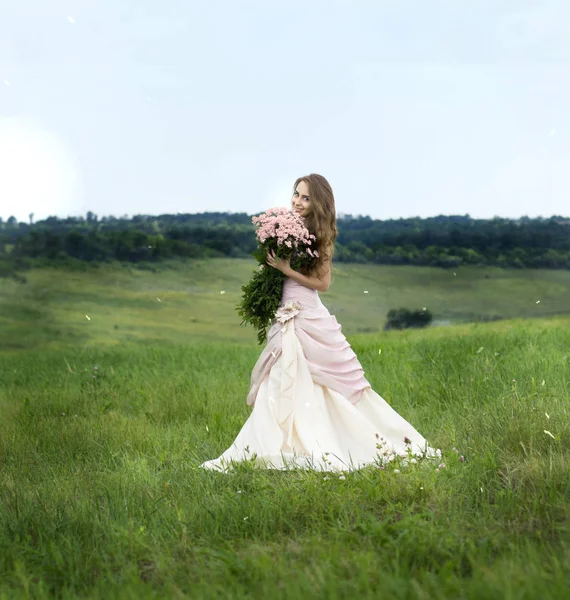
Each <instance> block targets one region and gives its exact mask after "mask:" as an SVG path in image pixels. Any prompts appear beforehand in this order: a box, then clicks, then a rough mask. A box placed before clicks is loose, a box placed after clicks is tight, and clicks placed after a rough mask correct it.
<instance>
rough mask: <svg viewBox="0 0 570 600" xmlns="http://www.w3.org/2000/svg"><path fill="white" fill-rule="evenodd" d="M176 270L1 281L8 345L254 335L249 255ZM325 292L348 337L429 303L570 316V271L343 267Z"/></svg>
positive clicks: (449, 311) (442, 310) (464, 317)
mask: <svg viewBox="0 0 570 600" xmlns="http://www.w3.org/2000/svg"><path fill="white" fill-rule="evenodd" d="M168 266H169V267H170V268H162V269H161V270H160V271H158V272H156V273H153V272H152V271H149V270H141V269H132V268H130V267H121V266H106V267H102V268H99V269H88V270H86V271H84V272H81V271H75V272H69V271H64V270H57V269H47V268H43V269H37V270H33V271H30V272H27V273H26V277H27V279H28V283H27V284H21V283H18V282H16V281H14V280H10V279H3V280H2V279H0V334H1V335H0V350H1V349H2V348H7V349H17V348H30V347H31V346H32V345H36V346H41V347H46V348H52V347H59V346H60V345H61V344H67V343H72V344H74V345H76V346H77V345H86V346H97V347H100V346H102V345H106V346H107V345H117V344H122V343H125V342H129V341H140V342H149V341H150V342H153V343H156V342H163V341H165V342H167V343H172V342H181V343H188V342H190V341H198V340H202V341H213V340H217V341H229V342H244V343H250V342H251V341H252V340H253V339H254V338H255V336H254V335H253V330H251V329H250V328H246V327H240V325H239V319H238V317H237V313H236V312H235V310H234V308H235V306H236V304H237V303H238V301H239V299H240V297H241V286H242V285H243V284H244V283H245V282H246V281H247V280H248V278H249V277H250V275H251V272H252V268H253V263H252V262H251V261H248V260H231V259H220V260H201V261H192V262H188V263H177V262H174V263H170V264H169V265H168ZM222 292H224V293H223V294H222ZM365 292H368V293H365ZM322 297H323V302H324V303H325V304H326V306H327V307H328V308H329V310H330V311H331V312H332V313H333V314H335V315H336V316H337V318H338V320H339V322H340V323H341V324H342V326H343V330H344V331H345V332H346V333H347V334H348V335H353V334H355V333H364V332H376V331H380V330H382V328H383V326H384V323H385V321H386V313H387V312H388V310H389V309H391V308H400V307H407V308H421V307H424V306H425V307H427V308H428V309H429V310H430V311H431V312H432V313H433V315H434V320H435V321H437V322H450V323H460V322H465V321H474V320H481V319H483V320H485V319H494V318H508V319H512V318H531V317H532V318H534V317H545V316H554V315H561V314H570V271H554V270H552V271H548V270H542V271H534V270H501V269H494V268H462V269H457V270H456V271H450V270H445V269H435V268H427V267H424V268H422V267H387V266H373V265H345V264H339V265H338V266H337V267H336V271H335V273H334V281H333V285H332V286H331V288H330V289H329V291H328V292H327V293H326V294H323V296H322Z"/></svg>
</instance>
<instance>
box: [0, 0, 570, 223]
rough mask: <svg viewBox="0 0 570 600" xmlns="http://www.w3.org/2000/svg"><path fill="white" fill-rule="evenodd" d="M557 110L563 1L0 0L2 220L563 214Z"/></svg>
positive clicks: (563, 154)
mask: <svg viewBox="0 0 570 600" xmlns="http://www.w3.org/2000/svg"><path fill="white" fill-rule="evenodd" d="M569 107H570V1H569V0H542V1H539V0H535V1H530V0H512V1H507V0H370V1H368V2H364V1H358V0H345V1H342V0H327V1H325V0H302V1H298V0H258V1H256V2H254V1H251V0H247V1H244V0H207V1H206V0H198V1H193V0H162V1H160V2H159V1H156V0H155V1H151V0H137V1H136V2H135V1H134V0H49V1H48V0H0V216H2V217H3V218H4V219H6V218H7V217H9V216H10V215H15V216H16V217H18V219H20V220H27V219H28V213H30V212H34V213H35V218H36V220H38V219H40V218H45V217H46V216H48V215H53V214H55V215H58V216H66V215H68V214H72V215H79V214H85V213H86V212H87V211H88V210H91V211H93V212H95V213H96V214H98V215H99V216H103V215H115V216H120V215H123V214H128V215H133V214H163V213H177V212H192V213H193V212H203V211H231V212H248V213H250V214H251V213H254V212H259V211H260V210H263V209H265V208H269V207H270V206H275V205H279V204H281V205H283V204H285V203H287V202H288V201H289V198H290V191H291V186H292V184H293V182H294V180H295V178H296V177H297V176H299V175H302V174H307V173H311V172H317V173H321V174H322V175H324V176H325V177H327V179H328V180H329V181H330V183H331V185H332V186H333V189H334V192H335V197H336V202H337V211H338V212H339V213H352V214H366V215H371V216H372V217H375V218H382V219H385V218H394V217H395V218H397V217H409V216H416V215H417V216H422V217H425V216H433V215H438V214H466V213H469V214H470V215H471V216H473V217H493V216H495V215H499V216H505V217H518V216H523V215H528V216H538V215H542V216H551V215H553V214H562V215H565V216H567V215H570V108H569Z"/></svg>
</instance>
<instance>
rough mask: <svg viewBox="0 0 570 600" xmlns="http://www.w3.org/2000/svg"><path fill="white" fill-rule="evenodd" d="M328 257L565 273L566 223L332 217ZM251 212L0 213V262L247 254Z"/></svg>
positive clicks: (569, 265) (557, 219)
mask: <svg viewBox="0 0 570 600" xmlns="http://www.w3.org/2000/svg"><path fill="white" fill-rule="evenodd" d="M338 231H339V235H338V238H337V244H336V249H335V260H337V261H339V262H352V263H376V264H387V265H429V266H437V267H442V268H453V267H457V266H459V265H485V266H498V267H507V268H547V269H570V219H569V218H565V217H561V216H553V217H549V218H542V217H538V218H529V217H522V218H520V219H506V218H500V217H495V218H493V219H474V218H471V217H470V216H469V215H464V216H437V217H431V218H419V217H418V218H406V219H390V220H378V219H372V218H371V217H368V216H362V215H358V216H353V215H340V216H339V219H338ZM254 249H255V236H254V227H253V225H252V223H251V215H248V214H246V213H215V212H205V213H196V214H180V213H179V214H164V215H159V216H150V215H135V216H132V217H128V216H126V215H125V216H123V217H113V216H104V217H101V218H99V217H98V216H97V215H96V214H94V213H92V212H88V213H87V214H86V216H85V217H68V218H58V217H49V218H47V219H45V220H42V221H38V222H34V220H33V214H31V215H30V218H29V223H25V222H18V220H17V219H16V218H15V217H10V218H8V219H7V220H3V219H1V218H0V263H2V265H4V268H6V267H8V268H9V265H11V264H18V265H19V267H20V268H22V267H25V266H26V264H29V263H32V262H33V263H35V264H37V263H38V262H44V261H47V262H49V263H55V262H66V261H67V262H74V261H87V262H108V261H113V260H117V261H126V262H158V261H161V260H164V259H172V258H176V257H186V258H207V257H235V258H243V257H248V256H250V255H251V253H252V252H253V250H254Z"/></svg>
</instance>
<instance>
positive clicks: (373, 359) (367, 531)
mask: <svg viewBox="0 0 570 600" xmlns="http://www.w3.org/2000/svg"><path fill="white" fill-rule="evenodd" d="M251 267H252V265H251V262H250V261H240V260H235V261H234V260H220V261H197V262H192V263H186V264H184V263H172V264H170V265H166V267H165V268H161V269H160V270H159V271H157V272H153V271H151V270H148V269H133V268H127V267H122V266H119V265H115V266H105V267H100V268H97V269H89V270H87V271H80V270H74V271H68V270H62V269H49V268H42V269H37V270H34V271H31V272H28V273H25V276H26V278H27V283H25V284H22V283H18V282H16V281H13V280H7V279H0V413H1V414H2V418H1V419H0V506H1V510H0V598H1V599H4V598H6V599H8V598H9V599H12V598H51V597H58V598H108V599H114V598H116V599H121V600H122V599H130V598H137V599H140V598H186V597H192V598H258V597H263V598H273V597H275V598H292V599H293V598H295V599H297V598H339V599H340V598H353V597H363V598H385V597H386V598H393V599H399V598H426V599H428V598H429V599H432V598H441V599H443V598H454V599H456V598H465V599H475V598H477V599H479V598H485V599H495V598H496V599H504V598H507V599H515V598H516V599H523V598H525V599H526V598H528V599H532V598H537V597H540V598H543V599H546V598H566V597H567V595H568V587H569V585H570V419H569V417H570V403H569V401H570V316H568V313H570V300H569V298H570V273H569V272H564V271H524V270H521V271H502V270H498V269H484V270H483V269H459V270H457V271H455V274H454V272H453V271H446V270H438V269H424V268H414V267H403V268H402V267H398V268H397V267H379V266H378V267H375V266H369V265H339V266H338V267H337V271H336V272H335V278H334V283H333V286H332V287H331V289H330V291H329V292H328V293H327V294H323V295H322V299H323V302H324V303H325V304H326V305H327V306H328V307H329V308H330V310H331V312H333V313H335V314H336V315H337V317H338V319H339V321H340V323H341V324H342V325H343V330H344V331H345V333H347V335H348V337H349V341H350V342H351V344H352V346H353V348H354V350H355V351H356V353H357V354H358V356H359V358H360V360H361V362H362V364H363V367H364V369H365V371H366V376H367V378H368V379H369V380H370V382H371V383H372V385H373V387H374V389H375V390H376V391H377V392H378V393H380V394H381V395H382V396H383V397H384V398H385V399H386V400H387V401H388V402H390V404H391V405H392V406H393V407H394V408H395V409H396V410H397V411H398V412H400V413H401V414H402V415H403V416H404V417H405V418H406V419H407V420H409V421H410V422H412V423H413V424H414V425H415V426H416V427H417V428H418V430H419V431H420V432H421V433H422V434H424V435H425V437H426V438H427V439H428V440H429V441H430V443H431V445H433V446H435V447H437V448H440V449H441V451H442V453H443V458H442V461H443V463H444V464H445V467H441V468H440V469H439V471H436V467H437V465H435V464H433V463H428V462H424V463H420V464H418V465H410V466H409V467H407V468H402V469H400V472H399V473H397V472H395V471H394V470H393V469H386V470H380V469H377V468H372V467H370V468H368V469H365V470H362V471H360V472H356V473H347V474H346V476H339V475H334V476H326V475H324V474H319V473H310V472H271V471H261V470H256V469H253V468H251V467H250V465H248V464H244V465H242V466H240V467H239V468H237V469H236V470H235V471H234V472H232V473H230V474H226V475H222V474H218V473H211V472H204V471H202V470H201V469H199V468H198V465H199V464H200V463H201V462H202V461H203V460H206V459H208V458H213V457H216V456H218V455H219V454H220V453H221V452H222V451H223V450H224V449H225V448H226V447H227V446H228V445H229V444H230V443H231V441H232V440H233V439H234V437H235V435H236V434H237V432H238V431H239V429H240V427H241V425H242V424H243V422H244V420H245V419H246V418H247V416H248V414H249V408H248V407H247V406H246V405H245V396H246V394H247V389H248V383H249V375H250V371H251V368H252V366H253V364H254V363H255V360H256V358H257V355H258V353H259V351H260V347H259V346H257V344H256V343H255V334H254V332H253V331H252V330H251V329H248V328H245V327H240V326H239V319H238V318H237V314H236V313H235V311H234V307H235V304H236V303H237V301H238V298H239V295H240V286H241V285H242V284H243V283H244V282H245V281H246V280H247V277H248V276H249V273H250V271H251ZM365 291H366V292H368V293H366V294H365V293H364V292H365ZM222 292H223V293H222ZM400 306H408V307H409V308H416V307H420V306H427V307H428V308H430V309H431V310H432V311H433V313H434V317H435V319H436V320H439V321H440V322H449V323H453V326H448V327H433V328H429V329H426V330H415V331H404V332H382V331H381V329H382V326H383V322H384V318H385V314H386V312H387V311H388V310H389V309H390V308H397V307H400ZM565 313H566V314H565ZM498 317H501V318H502V319H503V320H497V321H494V322H487V323H485V322H476V323H466V321H469V320H480V321H485V320H487V319H496V318H498ZM461 457H464V458H465V460H462V459H461Z"/></svg>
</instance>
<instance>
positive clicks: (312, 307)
mask: <svg viewBox="0 0 570 600" xmlns="http://www.w3.org/2000/svg"><path fill="white" fill-rule="evenodd" d="M247 403H248V404H249V405H251V406H253V411H252V413H251V415H250V417H249V418H248V420H247V421H246V423H245V424H244V426H243V427H242V429H241V431H240V432H239V434H238V436H237V437H236V439H235V441H234V442H233V444H232V445H231V446H230V447H229V448H228V449H227V450H226V451H225V452H224V453H223V454H222V455H221V456H220V457H219V458H216V459H214V460H209V461H207V462H205V463H203V464H202V465H201V466H202V467H203V468H206V469H213V470H218V471H225V470H227V469H228V468H231V464H232V462H241V461H244V460H246V461H250V462H253V463H254V464H255V465H256V466H259V467H263V468H273V469H291V468H302V469H314V470H319V471H351V470H354V469H359V468H362V467H364V466H367V465H371V464H375V465H379V464H381V463H382V461H389V460H390V459H391V457H393V456H394V455H395V454H398V455H401V456H408V457H409V454H410V452H409V451H410V450H411V452H412V453H413V455H414V456H420V457H421V456H428V457H431V456H436V455H439V451H434V450H433V449H431V448H429V446H428V445H427V442H426V440H425V439H424V438H423V437H422V436H421V435H420V434H419V433H418V432H417V431H416V430H415V429H414V427H412V425H410V424H409V423H408V422H407V421H406V420H405V419H404V418H403V417H401V416H400V415H399V414H398V413H397V412H396V411H395V410H394V409H393V408H392V407H391V406H390V405H389V404H388V403H387V402H386V401H385V400H384V399H383V398H382V397H381V396H379V395H378V394H377V393H376V392H375V391H374V390H373V389H372V387H371V386H370V384H369V382H368V381H367V380H366V378H365V377H364V371H363V370H362V366H361V365H360V362H359V361H358V358H357V357H356V354H355V353H354V351H353V350H352V348H351V347H350V344H349V343H348V341H347V340H346V337H345V336H344V334H343V333H342V331H341V326H340V325H339V324H338V322H337V320H336V318H335V317H334V315H331V314H330V313H329V311H328V310H327V308H326V307H325V306H324V305H323V303H322V302H321V299H320V297H319V294H318V292H317V291H316V290H312V289H310V288H307V287H305V286H303V285H301V284H299V283H297V282H296V281H294V280H293V279H290V278H287V279H285V282H284V285H283V296H282V300H281V307H280V309H279V311H278V312H277V318H276V319H275V321H274V323H273V324H272V326H271V328H270V330H269V332H268V341H267V345H266V346H265V348H264V349H263V352H262V353H261V355H260V357H259V359H258V361H257V363H256V364H255V367H254V369H253V372H252V374H251V386H250V391H249V394H248V397H247Z"/></svg>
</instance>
